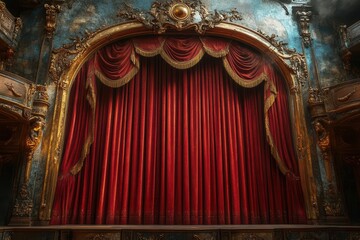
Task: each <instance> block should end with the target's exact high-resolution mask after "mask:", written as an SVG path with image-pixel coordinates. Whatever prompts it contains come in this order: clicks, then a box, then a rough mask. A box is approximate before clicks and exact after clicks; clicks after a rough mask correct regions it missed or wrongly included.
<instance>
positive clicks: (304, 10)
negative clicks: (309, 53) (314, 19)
mask: <svg viewBox="0 0 360 240" xmlns="http://www.w3.org/2000/svg"><path fill="white" fill-rule="evenodd" d="M293 12H294V13H295V15H296V19H297V22H298V26H299V30H300V36H301V37H302V41H303V43H304V46H305V47H310V45H311V34H310V20H311V16H312V11H311V8H310V7H309V6H301V7H294V8H293Z"/></svg>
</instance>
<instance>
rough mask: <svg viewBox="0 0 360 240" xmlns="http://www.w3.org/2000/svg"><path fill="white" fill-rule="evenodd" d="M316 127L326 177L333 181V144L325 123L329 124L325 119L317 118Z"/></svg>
mask: <svg viewBox="0 0 360 240" xmlns="http://www.w3.org/2000/svg"><path fill="white" fill-rule="evenodd" d="M313 124H314V129H315V131H316V134H317V145H318V147H319V149H320V151H321V154H322V157H323V160H324V165H325V172H326V179H327V181H328V182H332V180H333V174H332V165H331V145H330V134H329V131H328V130H327V128H326V127H325V125H327V124H328V122H326V120H324V119H321V120H319V119H317V120H316V121H315V122H314V123H313Z"/></svg>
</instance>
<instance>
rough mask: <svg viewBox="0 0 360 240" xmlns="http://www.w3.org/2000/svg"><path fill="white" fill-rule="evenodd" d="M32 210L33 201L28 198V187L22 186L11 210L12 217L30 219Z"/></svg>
mask: <svg viewBox="0 0 360 240" xmlns="http://www.w3.org/2000/svg"><path fill="white" fill-rule="evenodd" d="M32 209H33V201H32V199H31V198H30V191H29V186H28V185H27V184H23V185H22V186H21V188H20V191H19V194H18V197H17V198H16V200H15V205H14V208H13V213H12V214H13V216H14V217H30V216H31V213H32Z"/></svg>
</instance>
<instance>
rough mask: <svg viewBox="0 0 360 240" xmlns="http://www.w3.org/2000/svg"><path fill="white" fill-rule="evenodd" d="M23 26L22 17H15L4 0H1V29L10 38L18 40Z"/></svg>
mask: <svg viewBox="0 0 360 240" xmlns="http://www.w3.org/2000/svg"><path fill="white" fill-rule="evenodd" d="M21 28H22V21H21V19H20V18H15V17H14V16H13V15H12V14H11V13H10V12H9V11H8V10H7V8H6V5H5V3H4V2H3V1H0V30H1V32H2V33H3V34H5V35H6V36H7V37H8V38H9V39H11V40H14V41H15V40H16V39H17V37H18V35H19V32H20V30H21Z"/></svg>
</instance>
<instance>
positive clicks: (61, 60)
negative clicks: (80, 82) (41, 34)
mask: <svg viewBox="0 0 360 240" xmlns="http://www.w3.org/2000/svg"><path fill="white" fill-rule="evenodd" d="M97 32H98V31H95V32H92V33H89V32H85V36H84V37H76V38H74V39H72V42H71V43H68V44H64V45H63V46H62V47H61V48H59V49H55V50H53V53H52V56H51V60H50V69H49V76H50V79H51V80H52V81H53V82H54V83H56V84H58V85H59V86H60V87H61V88H63V89H66V88H67V87H68V85H69V84H68V82H67V81H60V77H61V74H62V73H63V71H64V70H66V69H68V68H69V67H70V65H71V64H72V63H73V62H74V61H76V59H77V58H78V57H79V55H80V54H81V53H83V52H84V51H85V50H86V49H87V48H89V47H90V45H89V44H88V43H87V41H89V40H90V39H91V38H93V37H94V36H95V35H96V34H97Z"/></svg>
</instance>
